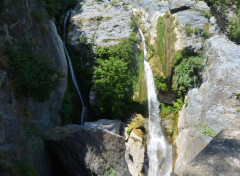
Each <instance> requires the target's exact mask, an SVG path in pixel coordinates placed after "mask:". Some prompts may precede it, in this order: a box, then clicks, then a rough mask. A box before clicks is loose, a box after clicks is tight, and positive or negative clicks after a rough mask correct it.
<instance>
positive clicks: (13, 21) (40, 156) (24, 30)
mask: <svg viewBox="0 0 240 176" xmlns="http://www.w3.org/2000/svg"><path fill="white" fill-rule="evenodd" d="M37 13H40V14H41V16H37ZM0 15H1V17H0V48H1V49H0V50H1V51H0V61H1V67H0V77H1V78H0V84H1V88H0V152H1V153H3V154H4V155H5V156H4V157H5V158H6V162H8V163H11V162H13V163H15V162H18V161H20V160H22V159H24V158H28V159H29V161H30V162H32V163H33V165H34V166H35V168H36V169H37V171H38V173H39V175H44V176H46V175H48V174H49V163H48V159H47V158H46V155H45V147H44V144H43V141H42V139H41V136H42V133H43V132H42V131H43V130H47V129H49V128H51V127H53V126H55V125H57V124H59V122H60V117H59V110H60V108H61V104H62V97H63V95H64V92H65V90H66V85H67V79H66V75H67V62H66V58H65V55H64V51H63V43H62V41H61V38H60V37H59V35H58V33H57V29H56V26H55V24H54V23H53V21H51V20H49V18H48V15H47V13H46V12H45V10H44V9H43V8H42V6H41V5H40V4H39V3H37V1H35V0H27V1H25V0H19V1H14V0H4V1H1V11H0ZM21 38H28V39H29V40H30V42H31V43H32V44H33V47H34V52H36V53H38V54H39V55H44V56H46V58H48V59H49V60H51V61H53V63H54V65H55V66H56V67H57V68H58V69H59V70H60V71H61V74H62V77H61V78H60V79H59V86H58V87H57V89H56V90H55V91H53V92H52V93H51V94H50V98H49V100H48V101H45V102H42V103H39V102H35V101H33V100H32V99H24V100H21V101H19V100H17V99H16V96H15V94H14V92H13V89H14V88H13V84H12V83H13V82H11V81H10V79H9V75H8V65H7V63H6V59H5V57H4V56H3V53H2V52H3V48H4V47H5V46H6V45H7V44H11V43H13V42H14V41H16V40H17V39H21ZM0 172H1V171H0Z"/></svg>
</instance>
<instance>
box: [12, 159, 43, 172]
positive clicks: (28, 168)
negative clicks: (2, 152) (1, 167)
mask: <svg viewBox="0 0 240 176" xmlns="http://www.w3.org/2000/svg"><path fill="white" fill-rule="evenodd" d="M11 171H12V175H13V176H37V175H38V174H37V172H36V170H35V169H34V167H33V166H32V165H31V164H30V163H29V162H28V161H27V160H21V161H19V162H17V163H15V164H14V165H13V167H12V168H11Z"/></svg>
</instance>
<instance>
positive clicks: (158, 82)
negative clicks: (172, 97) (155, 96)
mask: <svg viewBox="0 0 240 176" xmlns="http://www.w3.org/2000/svg"><path fill="white" fill-rule="evenodd" d="M154 81H155V86H156V88H157V89H158V91H161V92H167V91H168V82H169V78H168V77H161V76H155V77H154Z"/></svg>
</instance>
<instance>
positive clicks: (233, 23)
mask: <svg viewBox="0 0 240 176" xmlns="http://www.w3.org/2000/svg"><path fill="white" fill-rule="evenodd" d="M204 1H205V2H207V3H208V4H210V5H211V6H212V7H213V9H214V10H215V11H216V12H218V13H219V14H220V15H221V16H222V18H223V20H225V21H226V22H227V24H225V26H222V27H223V28H226V29H227V33H228V36H229V38H230V39H231V40H232V41H234V42H236V43H237V44H240V1H239V0H204ZM229 9H233V11H234V13H235V14H236V16H235V17H232V18H231V19H230V21H229V22H228V12H229Z"/></svg>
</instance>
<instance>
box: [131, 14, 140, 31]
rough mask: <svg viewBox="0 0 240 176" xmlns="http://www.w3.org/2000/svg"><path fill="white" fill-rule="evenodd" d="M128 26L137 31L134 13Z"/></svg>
mask: <svg viewBox="0 0 240 176" xmlns="http://www.w3.org/2000/svg"><path fill="white" fill-rule="evenodd" d="M130 28H131V29H132V30H133V32H138V28H139V26H138V21H137V18H136V16H135V15H132V16H131V23H130Z"/></svg>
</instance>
